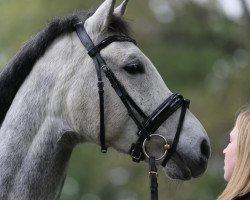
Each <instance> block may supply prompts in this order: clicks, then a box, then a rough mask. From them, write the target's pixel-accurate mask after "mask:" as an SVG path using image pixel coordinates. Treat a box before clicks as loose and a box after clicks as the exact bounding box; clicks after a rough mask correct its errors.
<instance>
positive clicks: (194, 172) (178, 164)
mask: <svg viewBox="0 0 250 200" xmlns="http://www.w3.org/2000/svg"><path fill="white" fill-rule="evenodd" d="M190 160H191V159H190ZM190 164H191V163H190V162H189V163H188V162H186V161H185V160H183V159H182V158H181V157H180V156H179V155H178V154H174V155H173V156H172V158H171V159H170V160H169V162H168V163H167V165H166V167H165V168H164V171H165V173H166V175H167V176H169V177H170V178H172V179H179V180H183V181H185V180H189V179H191V178H197V177H199V176H201V175H202V174H203V173H204V171H205V170H206V167H207V160H206V161H205V160H203V161H202V162H200V163H199V164H198V165H197V166H194V165H190Z"/></svg>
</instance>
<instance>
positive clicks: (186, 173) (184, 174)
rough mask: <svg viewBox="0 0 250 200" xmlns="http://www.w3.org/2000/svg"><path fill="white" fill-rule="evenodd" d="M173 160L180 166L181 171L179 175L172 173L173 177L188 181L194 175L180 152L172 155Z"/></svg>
mask: <svg viewBox="0 0 250 200" xmlns="http://www.w3.org/2000/svg"><path fill="white" fill-rule="evenodd" d="M172 160H173V161H174V162H175V164H176V165H177V166H178V168H179V170H180V171H181V173H180V174H179V175H177V176H176V175H175V176H172V177H171V175H170V177H171V178H173V179H179V180H183V181H186V180H189V179H191V178H192V177H193V175H192V171H191V169H190V168H189V167H188V165H187V164H186V162H185V161H184V160H183V159H182V158H181V156H180V155H179V154H177V153H175V154H174V155H173V157H172Z"/></svg>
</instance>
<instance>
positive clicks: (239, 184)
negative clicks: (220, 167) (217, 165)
mask: <svg viewBox="0 0 250 200" xmlns="http://www.w3.org/2000/svg"><path fill="white" fill-rule="evenodd" d="M235 126H236V128H237V129H238V143H237V161H236V163H235V167H234V170H233V173H232V176H231V178H230V180H229V182H228V184H227V186H226V188H225V190H224V191H223V192H222V194H221V195H220V196H219V198H218V199H217V200H231V199H233V198H234V197H236V196H242V195H245V194H246V193H248V192H250V167H249V166H250V147H249V146H250V109H246V110H243V111H241V112H240V114H239V115H238V117H237V119H236V122H235Z"/></svg>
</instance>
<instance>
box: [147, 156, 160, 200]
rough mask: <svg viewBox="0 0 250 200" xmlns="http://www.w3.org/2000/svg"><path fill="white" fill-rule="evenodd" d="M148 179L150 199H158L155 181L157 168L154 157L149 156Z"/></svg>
mask: <svg viewBox="0 0 250 200" xmlns="http://www.w3.org/2000/svg"><path fill="white" fill-rule="evenodd" d="M148 163H149V181H150V192H151V200H158V183H157V176H158V174H157V168H156V164H155V157H153V156H152V157H149V161H148Z"/></svg>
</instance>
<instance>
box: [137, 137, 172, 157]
mask: <svg viewBox="0 0 250 200" xmlns="http://www.w3.org/2000/svg"><path fill="white" fill-rule="evenodd" d="M149 137H150V138H152V137H159V138H161V139H162V140H163V141H164V145H163V149H164V150H165V151H164V153H163V155H162V156H160V157H157V158H155V161H159V160H161V159H163V158H164V157H165V156H166V154H167V151H168V150H169V149H170V144H168V142H167V140H166V138H164V137H163V136H162V135H159V134H152V135H150V136H149ZM148 141H149V139H147V138H146V139H145V140H144V141H143V144H142V150H143V153H144V154H145V156H146V157H147V158H149V157H150V156H149V154H148V153H147V151H146V143H147V142H148Z"/></svg>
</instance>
